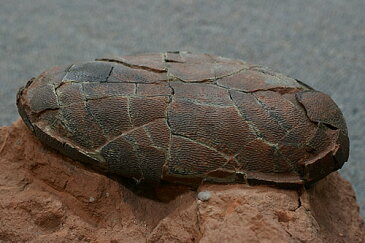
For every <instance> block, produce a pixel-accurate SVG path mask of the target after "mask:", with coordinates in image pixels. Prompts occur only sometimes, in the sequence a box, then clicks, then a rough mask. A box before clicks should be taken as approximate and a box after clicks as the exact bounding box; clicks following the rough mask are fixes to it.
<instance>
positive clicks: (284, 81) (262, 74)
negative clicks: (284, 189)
mask: <svg viewBox="0 0 365 243" xmlns="http://www.w3.org/2000/svg"><path fill="white" fill-rule="evenodd" d="M17 105H18V110H19V113H20V115H21V116H22V118H23V120H24V121H25V123H26V124H27V126H28V127H29V128H30V129H31V130H32V131H33V132H34V133H35V135H36V136H37V137H38V138H39V139H40V140H42V141H43V142H44V143H46V144H48V145H49V146H51V147H53V148H55V149H56V150H58V151H60V152H61V153H64V154H66V155H68V156H70V157H71V158H73V159H76V160H79V161H81V162H84V163H88V164H90V165H91V166H92V167H94V168H97V169H99V170H102V171H105V172H111V173H114V174H118V175H121V176H125V177H129V178H134V179H136V180H137V181H141V180H145V181H149V182H159V181H161V180H163V181H169V182H173V183H183V184H187V185H198V184H200V183H201V182H202V181H209V182H216V183H234V182H238V183H250V184H257V183H267V184H276V185H284V186H290V185H300V184H306V183H310V182H314V181H317V180H319V179H321V178H323V177H324V176H326V175H327V174H328V173H330V172H332V171H335V170H337V169H339V168H341V167H342V165H343V163H344V162H345V161H347V159H348V149H349V141H348V135H347V128H346V123H345V121H344V118H343V116H342V113H341V111H340V110H339V108H338V107H337V105H336V104H335V103H334V102H333V100H332V99H331V98H330V97H329V96H327V95H325V94H323V93H321V92H318V91H315V90H313V89H311V88H310V87H309V86H306V85H304V84H303V83H301V82H299V81H296V80H295V79H291V78H289V77H286V76H285V75H282V74H279V73H275V72H272V71H270V70H268V69H266V68H262V67H260V66H257V65H251V64H248V63H245V62H243V61H239V60H233V59H227V58H222V57H216V56H212V55H207V54H192V53H188V52H167V53H150V54H143V55H136V56H125V57H111V58H102V59H98V60H96V61H93V62H86V63H78V64H73V65H69V66H63V67H55V68H52V69H49V70H47V71H45V72H44V73H42V74H40V75H39V76H38V77H37V78H34V79H32V80H30V81H29V82H28V84H27V85H26V86H25V87H24V88H22V89H21V90H20V91H19V93H18V96H17Z"/></svg>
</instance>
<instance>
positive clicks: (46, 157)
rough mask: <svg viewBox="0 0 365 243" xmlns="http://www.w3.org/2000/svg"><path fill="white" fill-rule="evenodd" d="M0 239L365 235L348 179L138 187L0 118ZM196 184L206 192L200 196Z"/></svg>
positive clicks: (358, 238) (339, 238)
mask: <svg viewBox="0 0 365 243" xmlns="http://www.w3.org/2000/svg"><path fill="white" fill-rule="evenodd" d="M0 172H1V173H0V195H1V197H0V242H51V241H52V242H69V241H79V242H146V241H147V242H363V241H365V228H364V223H363V221H362V219H361V217H360V215H359V206H358V205H357V203H356V199H355V196H354V192H353V190H352V187H351V185H350V184H349V183H348V182H347V181H346V180H344V179H343V178H342V177H341V176H339V174H338V173H332V174H331V175H330V176H327V177H326V178H325V179H323V180H321V181H319V182H318V183H317V184H315V185H314V186H313V187H312V188H310V189H307V190H304V189H302V190H299V191H296V190H284V189H277V188H272V187H267V186H255V187H252V186H247V185H202V186H200V187H199V188H198V191H192V190H189V189H188V188H186V187H180V186H171V185H164V186H161V187H158V188H156V187H155V188H153V187H148V186H144V187H136V186H134V185H133V184H131V183H130V182H128V181H124V180H120V179H118V178H114V179H110V178H109V177H107V176H105V175H101V174H98V173H96V172H93V171H91V170H89V169H87V168H85V167H84V166H83V165H81V164H79V163H77V162H74V161H72V160H71V159H69V158H66V157H65V156H62V155H60V154H59V153H57V152H55V151H53V150H51V149H49V148H47V147H46V146H44V145H42V144H41V143H40V142H39V141H38V140H37V139H36V138H35V137H34V136H33V135H32V134H31V132H30V131H29V130H28V129H27V128H26V127H25V125H24V124H23V122H22V121H21V120H19V121H17V122H15V123H14V124H13V125H12V126H10V127H2V128H0ZM198 192H202V193H200V194H199V196H198Z"/></svg>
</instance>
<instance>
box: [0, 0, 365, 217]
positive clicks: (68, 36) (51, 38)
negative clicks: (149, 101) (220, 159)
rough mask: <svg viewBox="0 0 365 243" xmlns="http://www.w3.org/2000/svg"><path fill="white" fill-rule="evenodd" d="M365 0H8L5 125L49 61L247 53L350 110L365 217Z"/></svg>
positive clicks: (1, 4)
mask: <svg viewBox="0 0 365 243" xmlns="http://www.w3.org/2000/svg"><path fill="white" fill-rule="evenodd" d="M364 13H365V1H364V0H321V1H317V0H308V1H302V0H281V1H270V0H267V1H264V0H252V1H247V0H246V1H239V0H226V1H216V0H214V1H213V0H206V1H202V0H201V1H193V0H170V1H168V0H156V1H142V0H129V1H126V0H124V1H117V0H79V1H72V3H71V1H58V0H32V1H29V0H22V1H20V0H1V1H0V57H1V58H0V125H9V124H10V123H11V122H13V121H15V120H16V119H17V118H18V117H19V116H18V114H17V111H16V108H15V104H14V103H15V94H16V92H17V90H18V88H19V87H20V86H21V85H24V83H25V82H26V81H27V80H29V79H30V78H31V77H33V76H35V75H37V74H39V73H40V72H41V71H43V70H44V69H46V68H47V67H50V66H53V65H57V64H69V63H73V62H75V61H76V60H90V59H94V58H97V57H102V56H108V55H125V54H134V53H138V52H146V51H149V52H150V51H165V50H189V51H197V52H206V53H211V54H216V55H221V56H225V57H233V58H240V59H244V60H246V61H248V62H252V63H256V64H262V65H265V66H268V67H271V68H272V69H274V70H276V71H280V72H282V73H285V74H287V75H289V76H292V77H294V78H297V79H299V80H302V81H304V82H306V83H308V84H310V85H311V86H312V87H314V88H316V89H319V90H321V91H324V92H326V93H328V94H330V95H331V96H332V97H333V99H334V100H335V101H336V102H337V104H339V106H340V108H341V109H342V110H343V112H344V115H345V117H346V119H347V122H348V126H349V132H350V137H351V138H350V139H351V157H350V161H349V163H346V164H345V166H344V168H343V169H342V170H341V173H342V175H344V176H345V177H346V178H347V179H349V180H350V181H351V182H352V184H353V186H354V188H355V190H356V193H357V198H358V201H359V203H360V204H361V208H362V215H363V216H365V108H364V104H365V14H364Z"/></svg>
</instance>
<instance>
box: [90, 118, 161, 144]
mask: <svg viewBox="0 0 365 243" xmlns="http://www.w3.org/2000/svg"><path fill="white" fill-rule="evenodd" d="M159 119H165V117H158V118H155V119H153V120H152V121H150V122H147V123H145V124H143V125H141V126H138V127H133V128H132V129H129V130H128V131H125V132H123V133H121V134H119V135H117V136H114V137H113V138H111V139H109V140H108V141H106V143H104V144H102V145H100V146H99V147H97V148H96V149H95V151H100V150H101V149H102V148H103V147H104V146H106V145H108V144H109V143H111V142H113V141H115V140H116V139H118V138H121V137H123V136H125V135H128V134H129V133H131V132H134V131H136V130H138V129H140V128H142V129H143V128H144V127H145V126H148V125H150V124H151V123H154V122H156V120H159Z"/></svg>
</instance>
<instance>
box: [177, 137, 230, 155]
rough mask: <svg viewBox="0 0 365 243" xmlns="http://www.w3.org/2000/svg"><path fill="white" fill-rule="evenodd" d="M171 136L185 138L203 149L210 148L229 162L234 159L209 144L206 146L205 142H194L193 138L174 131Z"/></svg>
mask: <svg viewBox="0 0 365 243" xmlns="http://www.w3.org/2000/svg"><path fill="white" fill-rule="evenodd" d="M171 134H172V136H177V137H182V138H185V139H187V140H189V141H190V142H193V143H196V144H199V145H201V146H203V147H205V148H208V149H210V150H213V151H215V152H216V153H218V154H220V155H221V156H222V157H223V158H224V159H226V160H229V159H232V158H233V156H232V155H227V154H225V153H223V152H221V151H219V150H217V149H215V148H214V147H211V146H209V145H207V144H205V143H203V142H200V141H196V140H194V139H192V138H189V137H188V136H185V135H183V134H179V133H175V132H172V131H171Z"/></svg>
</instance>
